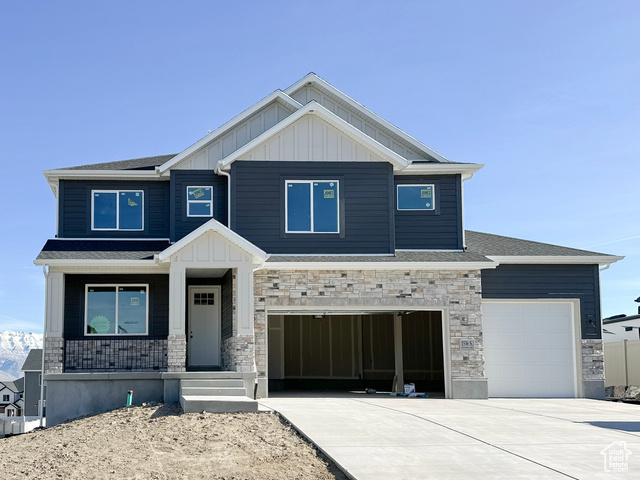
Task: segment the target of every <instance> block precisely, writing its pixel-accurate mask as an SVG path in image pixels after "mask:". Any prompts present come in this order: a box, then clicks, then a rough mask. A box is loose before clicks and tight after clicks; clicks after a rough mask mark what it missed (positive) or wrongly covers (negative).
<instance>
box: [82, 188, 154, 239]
mask: <svg viewBox="0 0 640 480" xmlns="http://www.w3.org/2000/svg"><path fill="white" fill-rule="evenodd" d="M143 210H144V192H143V191H142V190H92V191H91V212H92V214H91V216H92V223H91V230H143V229H144V220H143Z"/></svg>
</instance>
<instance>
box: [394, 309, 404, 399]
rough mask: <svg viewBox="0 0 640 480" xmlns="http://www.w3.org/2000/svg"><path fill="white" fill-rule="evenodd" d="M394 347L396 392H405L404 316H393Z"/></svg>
mask: <svg viewBox="0 0 640 480" xmlns="http://www.w3.org/2000/svg"><path fill="white" fill-rule="evenodd" d="M393 346H394V349H393V350H394V352H395V356H396V384H395V385H394V387H395V390H394V391H396V392H404V365H403V364H402V316H400V315H399V314H397V313H396V314H395V315H394V316H393Z"/></svg>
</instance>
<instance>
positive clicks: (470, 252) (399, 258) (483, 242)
mask: <svg viewBox="0 0 640 480" xmlns="http://www.w3.org/2000/svg"><path fill="white" fill-rule="evenodd" d="M466 239H467V250H466V251H465V252H441V251H397V252H396V254H395V255H272V256H271V257H269V259H268V261H267V262H268V263H270V262H282V263H291V262H305V263H310V264H317V263H320V262H323V263H326V262H331V263H343V262H362V263H366V262H382V263H394V262H396V263H397V262H420V263H434V262H490V261H491V260H489V259H488V258H487V256H532V257H535V256H550V257H567V256H569V257H589V256H608V255H606V254H602V253H597V252H590V251H587V250H579V249H576V248H568V247H562V246H558V245H551V244H548V243H541V242H533V241H530V240H522V239H519V238H511V237H504V236H501V235H492V234H489V233H480V232H473V231H467V236H466ZM170 245H171V243H170V242H169V241H168V240H89V239H88V240H64V239H54V240H48V241H47V243H46V244H45V245H44V247H43V248H42V251H41V252H40V254H39V255H38V258H37V259H38V260H151V259H153V256H154V255H155V254H157V253H160V252H162V251H163V250H165V249H166V248H168V247H169V246H170Z"/></svg>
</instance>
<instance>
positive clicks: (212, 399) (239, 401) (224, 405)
mask: <svg viewBox="0 0 640 480" xmlns="http://www.w3.org/2000/svg"><path fill="white" fill-rule="evenodd" d="M180 405H181V406H182V411H183V412H184V413H198V412H203V411H206V412H211V413H236V412H243V413H252V412H257V411H258V402H257V401H255V400H252V399H251V398H248V397H241V396H235V397H227V396H217V395H180Z"/></svg>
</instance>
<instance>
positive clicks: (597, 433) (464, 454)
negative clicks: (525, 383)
mask: <svg viewBox="0 0 640 480" xmlns="http://www.w3.org/2000/svg"><path fill="white" fill-rule="evenodd" d="M260 403H261V404H262V405H263V406H264V407H268V408H272V409H274V410H277V411H278V412H280V413H281V414H282V415H283V416H284V417H286V418H287V419H288V420H289V421H290V422H291V423H292V424H294V425H295V426H296V427H297V428H298V429H299V430H300V431H301V432H302V433H303V434H304V435H305V436H307V437H308V438H309V439H310V440H311V441H313V442H314V443H315V444H316V445H318V447H319V448H320V449H321V450H322V451H324V452H325V453H326V454H327V455H328V456H329V457H330V458H332V459H333V460H334V461H335V462H336V463H337V464H338V465H339V466H340V467H341V468H342V469H343V470H345V472H346V473H347V474H348V475H350V476H352V477H353V478H356V479H359V480H365V479H385V480H387V479H402V478H407V479H409V478H411V479H417V478H420V479H422V478H437V479H499V478H504V479H516V478H529V479H533V478H535V479H542V478H553V479H562V478H565V479H566V478H580V479H598V478H603V479H604V478H606V479H617V478H620V479H625V478H640V406H639V405H629V404H621V403H610V402H604V401H597V400H586V399H491V400H444V399H418V398H415V399H414V398H391V397H389V396H385V395H383V394H376V395H366V394H360V395H359V394H351V395H349V394H344V395H340V394H338V395H331V394H326V395H322V394H315V395H310V394H299V395H274V396H273V397H271V398H268V399H262V400H260ZM623 442H624V443H623ZM625 448H626V450H625ZM604 450H607V451H608V453H609V454H610V456H611V455H614V458H611V457H610V456H609V457H607V458H605V456H604V455H603V454H601V452H603V451H604ZM616 454H617V456H619V457H620V458H615V456H616ZM617 464H618V465H617ZM624 468H626V469H627V471H626V472H619V471H616V470H624Z"/></svg>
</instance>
